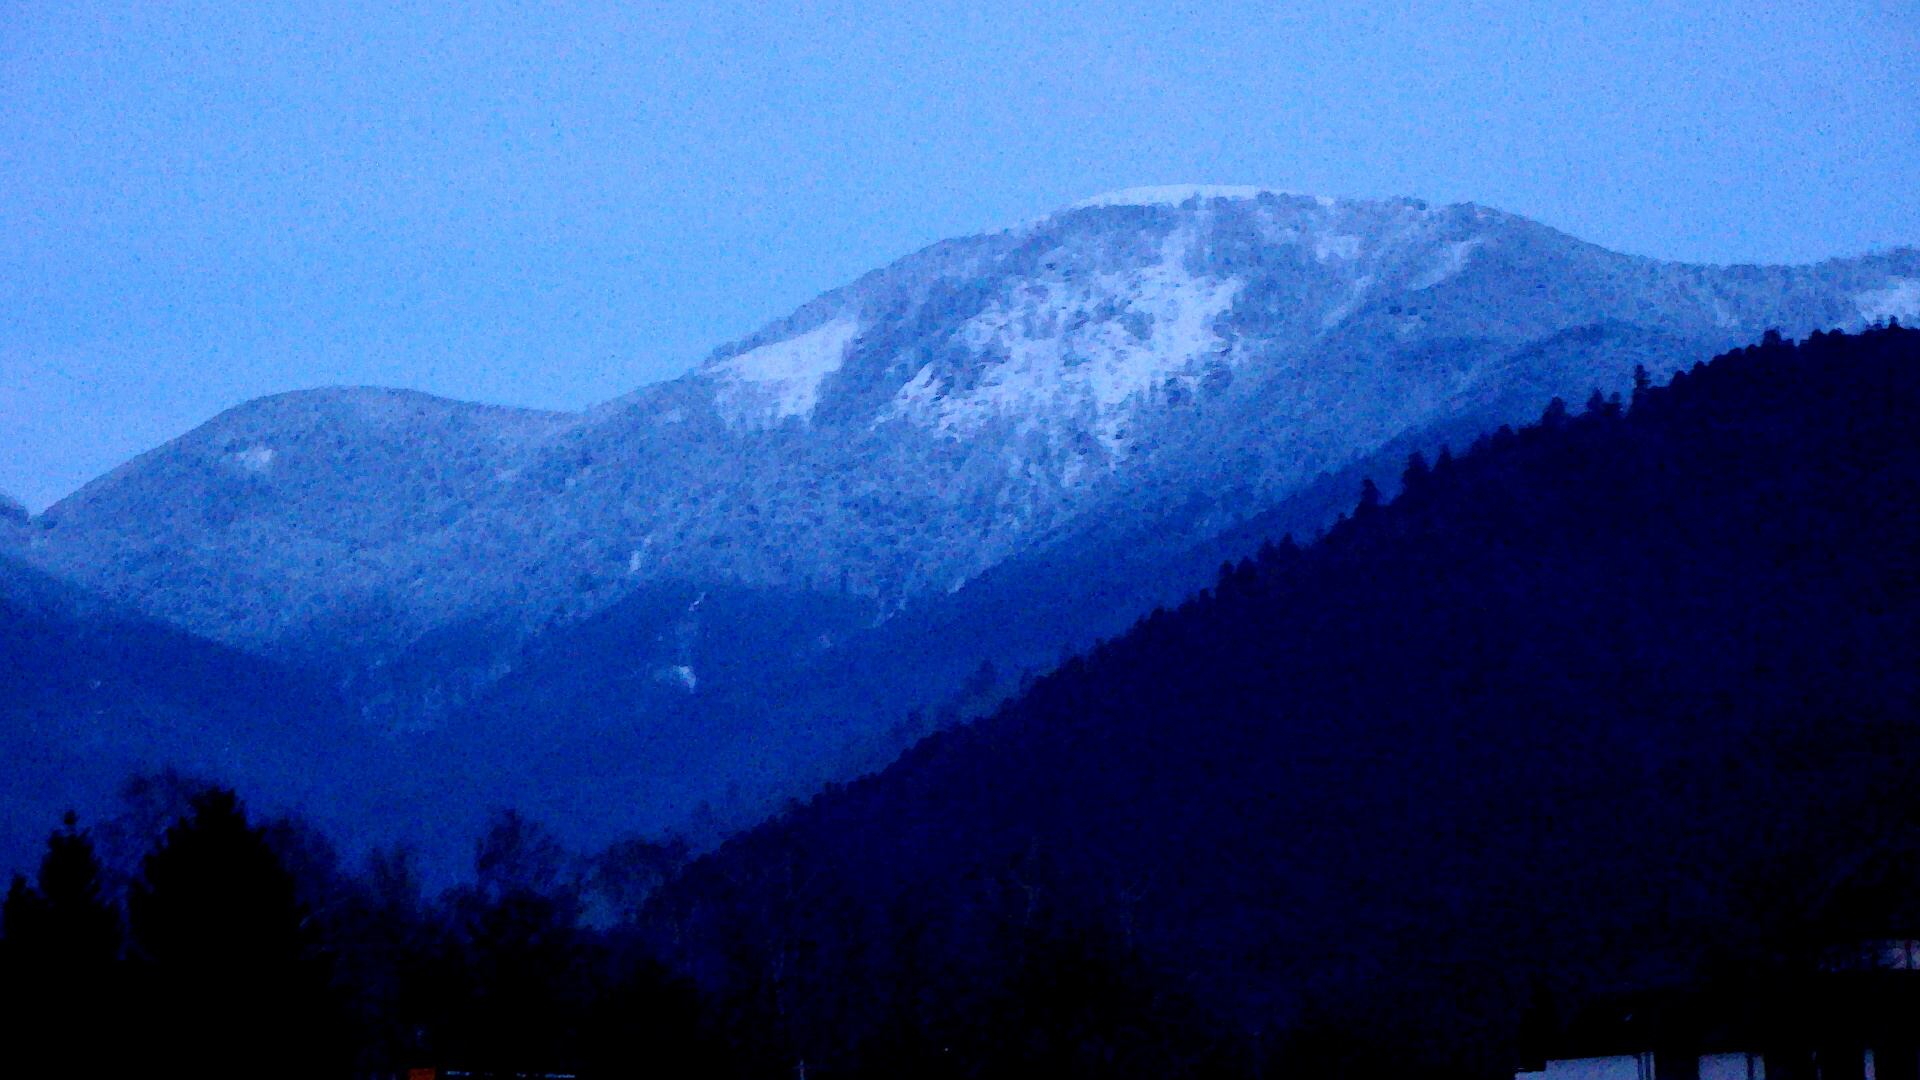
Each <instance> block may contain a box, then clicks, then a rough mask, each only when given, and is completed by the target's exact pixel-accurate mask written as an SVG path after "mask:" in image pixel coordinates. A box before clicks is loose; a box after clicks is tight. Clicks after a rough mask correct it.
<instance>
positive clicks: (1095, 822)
mask: <svg viewBox="0 0 1920 1080" xmlns="http://www.w3.org/2000/svg"><path fill="white" fill-rule="evenodd" d="M1917 420H1920V332H1915V331H1910V330H1903V329H1897V328H1896V329H1882V330H1874V331H1869V332H1867V333H1864V334H1862V335H1858V336H1845V335H1840V334H1816V335H1814V336H1813V337H1812V338H1810V339H1808V340H1807V341H1805V342H1804V343H1800V344H1797V345H1796V344H1794V343H1792V342H1789V341H1781V340H1778V339H1777V338H1773V337H1770V338H1769V340H1768V341H1767V343H1766V344H1764V345H1760V346H1754V347H1749V348H1746V349H1743V350H1739V351H1736V352H1733V353H1729V354H1727V355H1724V356H1722V357H1720V358H1718V359H1716V360H1715V361H1714V362H1713V363H1712V364H1711V365H1710V366H1703V367H1696V368H1695V369H1694V370H1693V371H1691V372H1689V373H1686V374H1683V375H1678V376H1676V377H1675V379H1674V380H1673V382H1672V384H1671V385H1669V386H1664V387H1655V386H1651V385H1647V384H1646V383H1645V382H1644V381H1643V382H1642V385H1641V386H1640V388H1639V389H1638V390H1637V391H1636V392H1635V394H1634V397H1633V401H1632V403H1631V407H1630V408H1623V407H1621V406H1620V405H1619V404H1610V403H1608V402H1607V401H1605V400H1601V399H1598V398H1596V399H1595V400H1593V401H1591V402H1589V403H1588V405H1587V407H1586V408H1585V410H1584V411H1581V412H1579V413H1578V414H1577V415H1573V414H1570V412H1569V411H1568V410H1566V409H1565V408H1564V407H1563V406H1561V405H1559V404H1558V403H1556V404H1555V405H1554V406H1552V407H1550V408H1549V409H1548V410H1547V412H1546V414H1545V415H1544V416H1543V417H1542V418H1541V420H1540V421H1539V422H1538V423H1537V424H1534V425H1530V426H1527V427H1524V428H1522V429H1521V430H1519V431H1517V432H1516V431H1513V430H1511V429H1504V428H1503V429H1501V430H1498V431H1496V432H1494V433H1491V434H1489V435H1488V436H1486V437H1485V438H1483V439H1481V440H1479V441H1478V442H1476V443H1475V444H1474V445H1473V447H1472V448H1471V449H1470V450H1467V451H1466V452H1464V453H1461V454H1459V455H1458V456H1452V457H1442V458H1440V459H1439V460H1438V461H1434V462H1431V463H1429V462H1426V461H1415V462H1412V463H1411V464H1410V465H1409V467H1408V468H1407V471H1406V477H1405V491H1404V493H1403V494H1401V495H1400V496H1399V497H1398V498H1397V499H1394V500H1392V501H1391V502H1390V503H1384V504H1383V503H1382V500H1380V499H1378V498H1377V497H1376V496H1375V494H1374V492H1373V491H1372V489H1371V485H1369V491H1368V492H1367V493H1366V494H1365V495H1363V498H1362V501H1361V503H1360V505H1359V507H1358V508H1357V509H1356V510H1355V512H1354V513H1353V515H1352V517H1351V518H1349V519H1347V520H1345V521H1343V522H1342V523H1340V524H1339V525H1338V526H1336V527H1335V528H1334V529H1332V530H1331V531H1330V532H1329V533H1328V534H1327V535H1326V536H1325V537H1324V538H1322V539H1320V540H1318V541H1316V542H1314V543H1312V544H1311V545H1309V546H1307V547H1305V548H1297V547H1295V546H1293V545H1291V544H1288V543H1279V544H1275V545H1273V546H1272V547H1270V548H1269V549H1267V551H1265V552H1264V553H1263V555H1262V556H1261V557H1260V558H1259V559H1258V560H1257V561H1253V562H1248V563H1245V564H1242V565H1240V566H1238V567H1235V568H1231V569H1230V570H1226V571H1223V573H1222V575H1221V579H1220V582H1219V584H1218V587H1217V588H1216V589H1215V590H1212V591H1209V592H1207V593H1203V594H1201V595H1200V596H1198V597H1196V598H1194V599H1192V600H1191V601H1189V602H1187V603H1185V604H1183V605H1181V606H1180V607H1179V608H1178V609H1177V610H1173V611H1166V612H1159V613H1156V614H1155V615H1153V616H1152V617H1150V618H1148V619H1146V620H1143V621H1142V622H1141V623H1140V624H1139V625H1137V626H1136V627H1135V628H1134V629H1133V630H1132V631H1130V632H1129V633H1127V634H1125V635H1124V636H1122V637H1120V638H1118V639H1117V640H1114V641H1112V642H1110V643H1108V644H1106V645H1103V646H1101V647H1100V648H1098V649H1096V650H1094V651H1093V652H1092V654H1090V655H1088V656H1087V657H1085V658H1084V659H1076V660H1074V661H1071V662H1070V663H1068V664H1067V665H1066V666H1065V667H1064V668H1063V669H1062V670H1060V671H1059V672H1057V673H1055V674H1053V675H1050V676H1048V677H1046V678H1043V679H1041V680H1040V681H1039V682H1038V683H1037V684H1036V685H1034V686H1033V687H1032V688H1031V689H1030V691H1029V692H1027V693H1025V694H1024V695H1022V696H1021V697H1019V698H1018V699H1017V700H1015V701H1013V702H1011V703H1009V704H1008V705H1006V706H1005V707H1003V708H1002V709H1000V710H999V711H998V712H997V713H996V714H995V715H993V716H992V717H990V718H988V719H986V720H983V721H981V722H979V723H976V724H973V725H968V726H965V727H962V728H958V729H955V730H952V731H948V732H945V733H942V734H938V735H935V736H932V737H930V738H929V739H927V740H926V741H925V742H923V743H922V744H920V745H919V746H917V747H916V748H914V749H913V750H912V751H910V752H909V753H908V754H907V755H906V756H905V757H904V758H903V759H902V760H900V761H899V762H898V763H896V764H895V765H893V766H892V767H890V768H889V769H887V770H886V771H885V772H883V773H881V774H879V775H878V776H876V777H872V778H868V779H865V780H862V781H859V782H856V783H853V784H850V785H847V786H845V787H842V788H836V789H832V790H830V791H829V792H827V793H825V794H823V795H821V796H819V797H818V798H816V799H814V800H813V801H812V802H811V803H809V804H807V805H806V806H804V807H799V806H796V807H795V808H794V809H793V810H791V811H790V812H789V813H787V814H785V815H783V816H782V817H780V818H779V819H778V820H775V821H772V822H769V823H768V824H766V825H764V826H762V827H760V828H758V829H755V830H753V831H751V832H749V833H747V834H744V835H742V836H739V837H737V838H735V839H734V840H732V841H730V842H729V843H728V844H727V845H726V846H725V847H723V848H722V849H721V850H720V851H719V852H717V853H715V854H714V855H712V856H710V857H708V858H707V859H704V860H702V861H700V862H698V863H696V864H695V865H694V867H693V868H692V869H691V870H690V871H689V872H688V873H687V874H686V875H685V876H684V877H683V878H682V879H681V880H680V881H679V882H678V883H677V884H676V885H674V886H673V887H672V888H671V889H669V890H668V892H667V893H666V894H665V895H663V896H661V897H660V898H658V899H657V900H656V902H655V904H654V906H653V908H652V909H651V917H652V918H653V919H654V920H655V921H656V925H657V926H658V927H659V928H660V931H661V933H662V934H663V938H662V940H664V941H669V942H671V943H673V948H674V949H675V950H676V951H677V955H678V956H679V958H680V962H681V963H682V964H684V965H685V966H686V967H687V969H688V970H690V971H692V972H694V973H696V974H697V975H698V976H699V977H700V978H701V979H702V980H703V981H704V983H705V984H706V985H707V986H708V987H709V989H710V991H711V992H712V993H713V994H714V995H715V996H716V998H717V1000H720V1001H722V1002H725V1003H726V1010H727V1015H728V1016H729V1018H730V1019H729V1023H731V1024H732V1025H733V1027H732V1030H733V1031H734V1033H735V1036H736V1039H737V1040H738V1041H739V1042H740V1044H741V1045H742V1046H745V1047H749V1048H751V1053H757V1054H758V1055H760V1060H761V1065H762V1066H763V1067H766V1068H771V1067H774V1066H776V1065H783V1066H790V1065H791V1063H792V1062H793V1061H794V1060H797V1059H801V1058H804V1059H806V1060H808V1061H809V1062H812V1063H814V1064H816V1065H819V1066H823V1067H829V1068H836V1069H846V1070H850V1071H856V1072H858V1071H862V1070H864V1071H866V1072H867V1073H868V1074H871V1075H892V1074H902V1073H916V1072H923V1071H924V1070H926V1069H929V1068H933V1067H935V1065H936V1064H937V1063H938V1062H943V1061H944V1062H947V1063H948V1065H946V1066H940V1067H942V1068H947V1067H951V1068H952V1069H953V1070H956V1071H957V1072H958V1073H959V1074H963V1075H1009V1074H1019V1073H1020V1072H1021V1071H1022V1070H1031V1071H1035V1072H1036V1073H1046V1074H1049V1075H1176V1074H1181V1073H1187V1072H1194V1071H1204V1070H1205V1069H1209V1068H1212V1069H1224V1070H1227V1071H1229V1072H1232V1073H1241V1074H1245V1075H1258V1074H1259V1072H1260V1070H1261V1069H1262V1068H1264V1067H1266V1066H1263V1065H1261V1064H1260V1062H1261V1061H1263V1060H1265V1061H1267V1062H1268V1064H1270V1065H1273V1064H1275V1063H1276V1062H1277V1060H1278V1059H1279V1058H1286V1059H1287V1060H1289V1061H1291V1062H1292V1067H1293V1068H1295V1069H1296V1070H1297V1071H1299V1072H1302V1073H1306V1074H1311V1073H1314V1072H1316V1071H1319V1072H1325V1073H1340V1072H1345V1073H1347V1074H1355V1073H1378V1072H1381V1071H1386V1070H1395V1071H1398V1070H1435V1069H1438V1070H1443V1071H1444V1070H1449V1069H1459V1070H1463V1071H1465V1072H1466V1073H1469V1074H1473V1075H1483V1076H1492V1075H1496V1074H1499V1073H1501V1072H1502V1071H1505V1070H1510V1069H1511V1067H1512V1066H1513V1064H1514V1061H1513V1060H1512V1059H1511V1058H1510V1054H1511V1052H1512V1050H1513V1040H1514V1036H1515V1030H1514V1025H1515V1022H1516V1021H1517V1018H1518V1016H1519V1015H1520V1013H1521V1011H1522V1008H1523V1006H1524V1005H1525V1003H1526V1001H1527V999H1528V996H1529V986H1530V984H1531V983H1532V982H1533V981H1534V980H1536V979H1541V980H1544V981H1545V983H1546V984H1547V985H1548V986H1550V987H1551V988H1553V989H1555V990H1557V991H1558V992H1560V993H1561V994H1563V995H1566V996H1567V997H1569V998H1577V997H1578V996H1579V995H1580V994H1582V993H1589V992H1592V991H1595V990H1598V989H1603V988H1608V987H1610V986H1614V985H1621V984H1631V983H1636V982H1642V981H1648V980H1652V981H1663V980H1669V979H1676V978H1684V977H1686V976H1688V975H1690V974H1693V973H1696V972H1697V971H1698V970H1699V965H1700V964H1701V963H1702V962H1704V961H1705V959H1706V958H1707V957H1709V956H1710V955H1720V956H1722V957H1726V958H1732V959H1730V960H1723V961H1721V962H1735V961H1737V962H1740V963H1764V962H1769V961H1771V960H1775V959H1778V958H1780V957H1783V956H1786V955H1788V954H1790V953H1791V952H1792V951H1793V949H1794V948H1795V947H1796V941H1798V943H1799V944H1805V942H1804V940H1801V939H1799V938H1796V934H1801V933H1802V932H1803V931H1804V929H1805V927H1806V926H1807V925H1808V920H1809V919H1811V918H1813V917H1814V916H1815V915H1817V914H1818V912H1819V910H1820V907H1821V905H1822V903H1823V900H1824V898H1825V897H1826V896H1827V894H1828V893H1830V892H1831V890H1832V889H1833V888H1834V887H1835V886H1836V885H1837V884H1839V883H1840V882H1841V881H1843V880H1844V879H1845V878H1846V877H1847V875H1848V874H1849V873H1851V872H1853V871H1855V870H1857V869H1858V868H1859V867H1860V866H1862V865H1864V864H1866V863H1868V862H1870V861H1871V857H1872V856H1873V855H1874V854H1875V853H1881V854H1884V852H1885V851H1887V850H1888V849H1889V848H1890V847H1898V846H1899V845H1902V844H1909V843H1911V842H1912V840H1913V839H1914V835H1913V834H1914V828H1915V826H1914V822H1915V821H1916V820H1920V798H1917V797H1916V795H1915V793H1914V788H1913V787H1912V784H1911V780H1910V775H1909V773H1910V770H1909V768H1908V763H1909V762H1911V761H1912V760H1913V757H1914V755H1915V753H1916V752H1920V730H1916V715H1920V714H1917V713H1916V705H1920V699H1917V698H1916V692H1917V691H1920V675H1916V671H1915V667H1914V665H1913V663H1912V657H1913V656H1914V655H1916V652H1915V650H1916V646H1920V626H1917V625H1916V616H1917V615H1920V610H1916V603H1917V600H1916V598H1920V588H1917V587H1916V586H1920V581H1916V580H1915V579H1916V575H1920V563H1917V562H1916V560H1915V554H1916V545H1917V544H1920V497H1917V496H1920V486H1917V485H1916V481H1920V455H1916V453H1915V451H1916V450H1920V445H1916V443H1917V442H1920V423H1916V421H1917ZM1906 915H1907V917H1909V918H1912V917H1920V912H1910V913H1906ZM1203 1018H1204V1019H1203ZM1276 1067H1277V1065H1276Z"/></svg>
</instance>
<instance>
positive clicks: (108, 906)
mask: <svg viewBox="0 0 1920 1080" xmlns="http://www.w3.org/2000/svg"><path fill="white" fill-rule="evenodd" d="M5 927H6V936H5V938H4V940H0V984H4V986H5V988H6V992H7V997H8V999H9V1001H8V1004H7V1006H6V1007H5V1008H4V1010H0V1012H4V1015H5V1018H6V1029H0V1032H3V1034H4V1037H0V1045H4V1046H5V1047H6V1051H5V1052H6V1053H7V1054H8V1056H9V1057H10V1058H11V1060H12V1061H13V1062H14V1063H15V1065H16V1066H17V1067H19V1068H21V1069H22V1070H23V1071H22V1075H30V1074H31V1075H53V1074H55V1073H60V1072H72V1071H75V1070H78V1071H82V1072H87V1071H93V1070H98V1071H102V1072H105V1071H111V1070H112V1069H113V1068H116V1067H118V1066H120V1065H123V1064H124V1062H123V1061H120V1060H117V1059H116V1057H117V1055H115V1054H114V1051H115V1050H116V1049H118V1046H119V1044H118V1043H116V1042H103V1041H101V1040H99V1039H98V1038H95V1037H91V1035H92V1033H95V1032H98V1031H101V1030H114V1029H117V1028H119V1027H121V1025H122V1024H123V1021H124V1017H123V1015H122V1011H123V1005H124V999H123V994H122V986H121V979H120V974H121V973H120V970H119V963H118V961H119V958H120V949H121V926H120V912H119V908H118V907H117V906H116V905H115V904H114V903H113V902H112V900H111V899H110V898H109V897H108V896H106V895H105V889H104V888H103V885H102V881H101V871H100V862H99V860H98V859H97V858H95V856H94V852H93V844H92V841H91V839H90V838H89V836H88V835H87V833H85V832H84V831H82V830H81V829H80V828H79V822H78V819H77V818H76V817H75V816H74V815H73V814H72V813H71V812H69V813H68V814H67V815H66V820H65V822H64V827H63V828H62V829H61V830H60V831H58V832H55V833H54V834H53V835H52V836H50V837H49V838H48V840H47V853H46V856H45V857H44V858H43V859H42V860H41V862H40V874H39V880H38V883H37V885H29V884H28V883H27V881H26V879H25V878H24V877H21V876H17V875H16V876H15V878H14V881H13V886H12V888H10V889H9V890H8V892H7V900H6V909H5Z"/></svg>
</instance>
